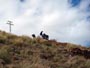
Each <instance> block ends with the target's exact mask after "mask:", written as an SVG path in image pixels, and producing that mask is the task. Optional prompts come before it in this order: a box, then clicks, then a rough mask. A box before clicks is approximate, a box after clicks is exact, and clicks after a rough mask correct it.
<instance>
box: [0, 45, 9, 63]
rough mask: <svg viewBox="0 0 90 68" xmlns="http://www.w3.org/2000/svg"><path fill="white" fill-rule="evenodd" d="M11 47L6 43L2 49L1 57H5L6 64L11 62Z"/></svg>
mask: <svg viewBox="0 0 90 68" xmlns="http://www.w3.org/2000/svg"><path fill="white" fill-rule="evenodd" d="M9 50H10V49H9V47H8V46H7V45H4V46H3V47H1V49H0V59H3V60H4V61H5V63H6V64H8V63H10V54H9Z"/></svg>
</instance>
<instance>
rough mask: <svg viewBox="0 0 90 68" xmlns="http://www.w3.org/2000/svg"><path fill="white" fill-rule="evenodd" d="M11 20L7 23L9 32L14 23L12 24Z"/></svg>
mask: <svg viewBox="0 0 90 68" xmlns="http://www.w3.org/2000/svg"><path fill="white" fill-rule="evenodd" d="M12 23H13V22H12V21H8V22H7V24H8V25H9V32H10V33H11V26H12V25H14V24H12Z"/></svg>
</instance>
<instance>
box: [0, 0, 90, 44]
mask: <svg viewBox="0 0 90 68" xmlns="http://www.w3.org/2000/svg"><path fill="white" fill-rule="evenodd" d="M8 20H11V21H13V23H14V26H13V27H12V33H14V34H17V35H28V36H31V34H33V33H34V34H36V35H37V36H38V35H39V33H40V31H41V30H43V31H44V32H45V33H46V34H48V35H49V36H50V39H56V40H57V41H61V42H70V43H75V44H80V45H84V46H88V45H90V0H0V30H4V31H7V32H8V31H9V29H8V27H9V26H8V25H7V24H6V23H7V21H8Z"/></svg>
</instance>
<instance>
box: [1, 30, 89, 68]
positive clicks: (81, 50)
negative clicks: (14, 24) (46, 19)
mask: <svg viewBox="0 0 90 68" xmlns="http://www.w3.org/2000/svg"><path fill="white" fill-rule="evenodd" d="M0 68H90V48H86V47H83V46H80V45H75V44H71V43H62V42H57V41H56V40H45V39H42V38H40V37H37V38H30V37H28V36H17V35H13V34H10V33H6V32H4V31H0Z"/></svg>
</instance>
